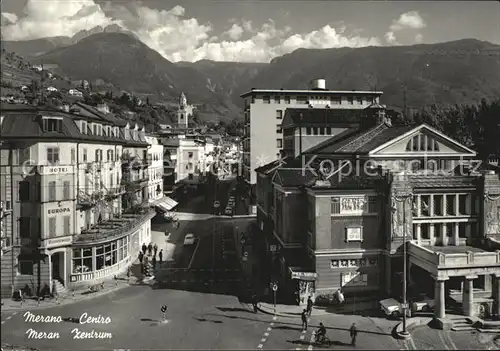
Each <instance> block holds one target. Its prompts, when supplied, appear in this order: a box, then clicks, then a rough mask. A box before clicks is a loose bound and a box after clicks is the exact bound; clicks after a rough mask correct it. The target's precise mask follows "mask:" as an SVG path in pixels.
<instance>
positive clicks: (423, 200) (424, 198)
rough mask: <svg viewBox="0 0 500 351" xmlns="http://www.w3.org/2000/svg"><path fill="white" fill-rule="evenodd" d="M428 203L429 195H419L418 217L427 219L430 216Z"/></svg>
mask: <svg viewBox="0 0 500 351" xmlns="http://www.w3.org/2000/svg"><path fill="white" fill-rule="evenodd" d="M430 201H431V197H430V196H429V195H420V216H422V217H429V216H430V215H431V213H430Z"/></svg>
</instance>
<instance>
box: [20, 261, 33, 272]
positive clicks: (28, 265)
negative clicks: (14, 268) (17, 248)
mask: <svg viewBox="0 0 500 351" xmlns="http://www.w3.org/2000/svg"><path fill="white" fill-rule="evenodd" d="M19 274H24V275H33V262H32V261H19Z"/></svg>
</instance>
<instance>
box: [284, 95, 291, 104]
mask: <svg viewBox="0 0 500 351" xmlns="http://www.w3.org/2000/svg"><path fill="white" fill-rule="evenodd" d="M285 104H290V96H285Z"/></svg>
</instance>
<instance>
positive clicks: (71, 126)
mask: <svg viewBox="0 0 500 351" xmlns="http://www.w3.org/2000/svg"><path fill="white" fill-rule="evenodd" d="M0 115H1V123H0V140H1V141H2V144H1V149H0V156H1V162H0V170H1V173H0V184H2V186H1V187H0V202H3V203H4V207H5V208H8V209H9V210H10V215H9V217H8V218H7V219H6V220H4V221H3V223H2V224H3V229H4V230H3V232H4V236H5V237H8V238H9V240H4V242H3V244H5V243H8V245H3V246H2V252H3V255H2V270H1V277H2V279H1V280H2V285H1V288H2V296H3V297H5V296H9V295H11V294H12V291H15V290H17V289H21V288H25V287H26V286H27V287H28V288H29V289H30V290H31V293H32V294H36V291H33V289H35V290H38V289H50V290H53V289H54V288H55V289H56V290H57V292H59V293H61V292H64V291H65V290H67V289H69V288H71V289H73V288H75V289H77V288H79V287H85V286H88V285H89V284H95V283H98V282H100V281H102V280H103V279H106V278H110V277H113V276H114V275H116V274H120V273H121V272H124V271H125V270H126V269H127V268H128V267H129V266H130V264H131V263H132V261H133V259H134V258H135V257H136V256H137V253H138V251H139V250H140V246H141V245H142V243H144V242H148V243H149V241H150V238H151V226H150V219H151V218H152V217H153V216H154V211H151V209H150V207H149V204H148V203H145V201H144V200H147V197H146V198H145V199H144V198H143V197H139V198H138V197H137V196H136V193H141V194H142V193H144V191H143V190H144V188H146V189H147V185H148V180H147V179H148V178H147V167H148V164H147V163H146V162H143V161H142V159H141V158H139V157H137V158H135V159H132V158H130V157H129V156H130V155H144V153H145V152H146V150H147V146H148V144H147V141H146V140H145V135H144V130H143V129H141V128H139V127H138V126H133V127H132V128H131V126H130V125H129V124H127V123H123V122H122V121H118V120H115V121H114V123H111V122H110V121H111V120H112V118H113V117H112V116H106V118H103V116H101V115H100V114H99V113H98V112H88V111H86V110H85V111H84V110H77V109H73V110H72V112H71V113H70V112H63V111H54V110H44V109H42V108H34V107H29V106H15V105H10V106H7V108H5V109H2V110H0ZM145 171H146V172H145ZM146 193H147V191H146Z"/></svg>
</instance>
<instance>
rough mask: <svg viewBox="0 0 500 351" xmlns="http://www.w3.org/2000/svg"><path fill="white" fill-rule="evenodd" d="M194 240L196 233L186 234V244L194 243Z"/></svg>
mask: <svg viewBox="0 0 500 351" xmlns="http://www.w3.org/2000/svg"><path fill="white" fill-rule="evenodd" d="M194 242H195V237H194V234H191V233H189V234H186V236H185V237H184V245H194Z"/></svg>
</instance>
